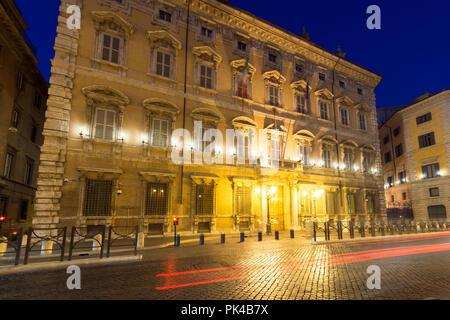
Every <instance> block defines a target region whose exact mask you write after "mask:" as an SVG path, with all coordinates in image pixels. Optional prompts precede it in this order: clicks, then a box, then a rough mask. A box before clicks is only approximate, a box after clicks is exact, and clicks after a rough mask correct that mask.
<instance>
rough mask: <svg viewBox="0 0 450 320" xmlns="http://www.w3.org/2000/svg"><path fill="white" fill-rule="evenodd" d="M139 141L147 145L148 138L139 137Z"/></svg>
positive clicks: (144, 135)
mask: <svg viewBox="0 0 450 320" xmlns="http://www.w3.org/2000/svg"><path fill="white" fill-rule="evenodd" d="M141 141H142V143H143V144H148V137H147V135H146V134H142V135H141Z"/></svg>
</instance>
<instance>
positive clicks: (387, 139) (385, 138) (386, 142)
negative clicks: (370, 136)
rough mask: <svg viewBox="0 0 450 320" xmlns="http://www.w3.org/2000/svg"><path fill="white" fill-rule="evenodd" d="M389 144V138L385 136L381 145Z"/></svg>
mask: <svg viewBox="0 0 450 320" xmlns="http://www.w3.org/2000/svg"><path fill="white" fill-rule="evenodd" d="M388 143H389V136H386V137H384V138H383V144H388Z"/></svg>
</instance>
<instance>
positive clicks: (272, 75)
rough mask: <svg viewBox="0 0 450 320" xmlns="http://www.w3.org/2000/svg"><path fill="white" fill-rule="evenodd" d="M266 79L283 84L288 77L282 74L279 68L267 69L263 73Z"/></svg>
mask: <svg viewBox="0 0 450 320" xmlns="http://www.w3.org/2000/svg"><path fill="white" fill-rule="evenodd" d="M263 78H264V80H268V81H270V82H275V83H278V84H282V83H284V82H286V78H285V77H283V76H282V75H281V73H280V72H278V71H277V70H272V71H267V72H265V73H264V74H263Z"/></svg>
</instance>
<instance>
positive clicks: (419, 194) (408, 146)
mask: <svg viewBox="0 0 450 320" xmlns="http://www.w3.org/2000/svg"><path fill="white" fill-rule="evenodd" d="M449 116H450V90H444V91H442V92H440V93H438V94H435V95H427V96H426V97H424V96H422V97H421V98H420V99H416V100H415V101H414V102H413V103H412V104H411V105H409V106H406V107H404V108H403V109H401V110H400V111H398V112H396V113H395V114H394V115H393V116H392V117H391V118H390V119H388V120H387V122H386V123H385V124H384V125H382V126H381V128H380V145H381V156H382V159H383V173H384V181H385V195H386V203H387V207H388V209H387V214H388V218H390V219H398V218H400V216H401V217H403V218H411V217H412V216H413V217H414V219H415V220H417V221H433V220H434V221H437V220H442V221H444V220H447V219H448V212H449V210H450V202H449V199H450V198H449V197H450V193H449V191H450V190H449V186H450V178H449V175H448V174H449V172H448V168H449V164H450V127H449V121H450V117H449Z"/></svg>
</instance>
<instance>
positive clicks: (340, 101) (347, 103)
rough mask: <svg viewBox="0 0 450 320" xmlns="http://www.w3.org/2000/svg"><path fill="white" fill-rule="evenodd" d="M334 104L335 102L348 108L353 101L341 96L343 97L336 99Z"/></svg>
mask: <svg viewBox="0 0 450 320" xmlns="http://www.w3.org/2000/svg"><path fill="white" fill-rule="evenodd" d="M336 102H337V103H338V104H339V105H341V106H347V107H349V106H351V105H353V100H352V99H350V98H349V97H347V96H343V97H340V98H337V99H336Z"/></svg>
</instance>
